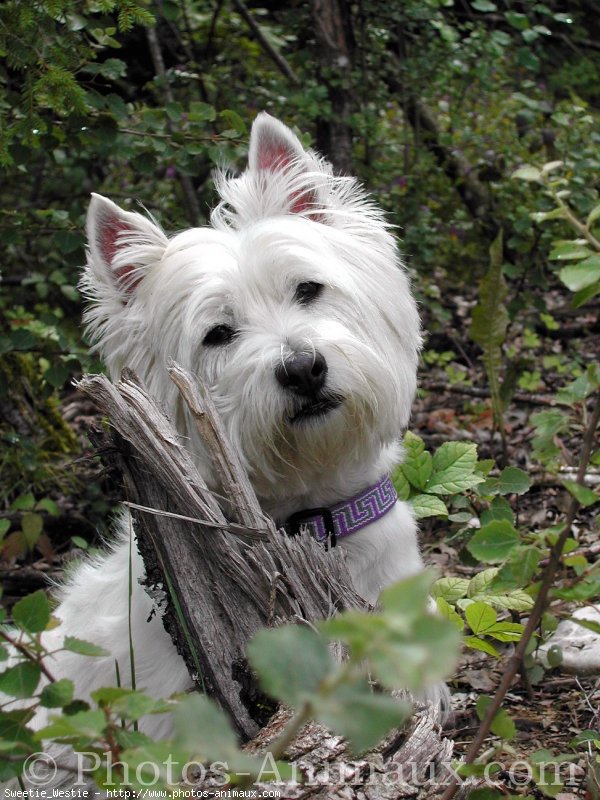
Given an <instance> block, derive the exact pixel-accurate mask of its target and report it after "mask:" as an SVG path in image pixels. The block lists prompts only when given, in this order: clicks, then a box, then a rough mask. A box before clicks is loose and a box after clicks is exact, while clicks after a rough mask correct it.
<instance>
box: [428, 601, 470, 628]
mask: <svg viewBox="0 0 600 800" xmlns="http://www.w3.org/2000/svg"><path fill="white" fill-rule="evenodd" d="M435 602H436V605H437V608H438V611H439V613H440V615H441V616H442V617H444V619H447V620H449V621H450V622H451V623H452V624H453V625H454V626H455V627H456V628H457V630H459V631H462V630H464V627H465V623H464V621H463V618H462V617H461V616H460V614H458V613H457V612H456V611H455V610H454V608H453V607H452V606H451V605H450V604H449V603H447V602H446V600H444V598H443V597H438V598H437V599H436V601H435Z"/></svg>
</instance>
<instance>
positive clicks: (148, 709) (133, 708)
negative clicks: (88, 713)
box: [91, 686, 173, 722]
mask: <svg viewBox="0 0 600 800" xmlns="http://www.w3.org/2000/svg"><path fill="white" fill-rule="evenodd" d="M91 697H92V699H93V700H95V701H96V702H97V703H98V705H99V706H100V707H102V708H104V707H107V708H110V709H111V710H112V712H113V713H114V714H115V716H117V717H119V719H126V720H131V721H133V722H136V721H137V720H139V719H141V718H142V717H144V716H146V715H147V714H164V713H166V712H170V711H172V710H173V706H172V704H171V703H168V702H167V701H165V700H156V699H155V698H153V697H149V696H148V695H147V694H144V692H141V691H136V690H134V689H124V688H120V687H116V686H111V687H105V688H101V689H96V690H94V691H93V692H91Z"/></svg>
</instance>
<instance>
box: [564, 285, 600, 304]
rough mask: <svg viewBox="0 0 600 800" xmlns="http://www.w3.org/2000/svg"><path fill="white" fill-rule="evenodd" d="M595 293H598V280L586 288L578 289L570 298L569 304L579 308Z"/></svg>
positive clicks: (599, 286)
mask: <svg viewBox="0 0 600 800" xmlns="http://www.w3.org/2000/svg"><path fill="white" fill-rule="evenodd" d="M597 294H600V281H598V283H593V284H592V285H591V286H588V287H587V288H586V289H580V291H578V292H575V294H574V295H573V299H572V300H571V306H572V307H573V308H580V307H581V306H582V305H584V304H585V303H587V301H588V300H591V299H592V298H593V297H596V295H597Z"/></svg>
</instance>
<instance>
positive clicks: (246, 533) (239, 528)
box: [121, 500, 267, 541]
mask: <svg viewBox="0 0 600 800" xmlns="http://www.w3.org/2000/svg"><path fill="white" fill-rule="evenodd" d="M121 505H123V506H127V507H128V508H134V509H135V510H136V511H145V512H146V513H147V514H154V515H155V516H157V517H172V518H173V519H180V520H181V521H182V522H194V523H195V524H196V525H202V526H204V527H205V528H214V529H215V530H218V531H229V532H230V533H234V534H236V535H237V536H243V537H246V538H248V539H254V540H260V541H264V540H265V539H266V538H267V536H266V534H265V532H264V530H262V529H259V528H247V527H246V526H244V525H238V524H237V523H235V522H229V523H228V524H227V525H223V524H220V523H217V522H211V521H210V520H207V519H197V518H196V517H186V516H185V515H184V514H175V513H173V512H172V511H161V510H160V509H158V508H150V507H149V506H140V505H138V503H131V502H129V501H128V500H122V501H121Z"/></svg>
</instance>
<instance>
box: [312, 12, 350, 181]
mask: <svg viewBox="0 0 600 800" xmlns="http://www.w3.org/2000/svg"><path fill="white" fill-rule="evenodd" d="M311 6H312V16H313V21H314V32H315V38H316V40H317V48H318V59H319V71H320V77H321V80H322V82H324V83H325V85H326V86H327V94H328V96H329V102H330V103H331V117H330V118H327V117H322V118H321V119H320V120H319V122H318V123H317V149H318V150H319V151H320V152H322V153H324V154H325V155H326V156H327V158H328V159H329V160H330V161H331V163H332V164H333V166H334V167H335V169H336V170H337V171H338V172H340V173H345V174H347V175H351V174H353V172H354V170H353V168H352V130H351V127H350V116H351V114H352V110H353V107H354V103H353V92H352V86H351V83H350V81H351V71H352V67H353V62H354V50H355V44H354V35H353V32H352V21H351V14H350V4H349V3H347V2H345V0H312V3H311Z"/></svg>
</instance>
